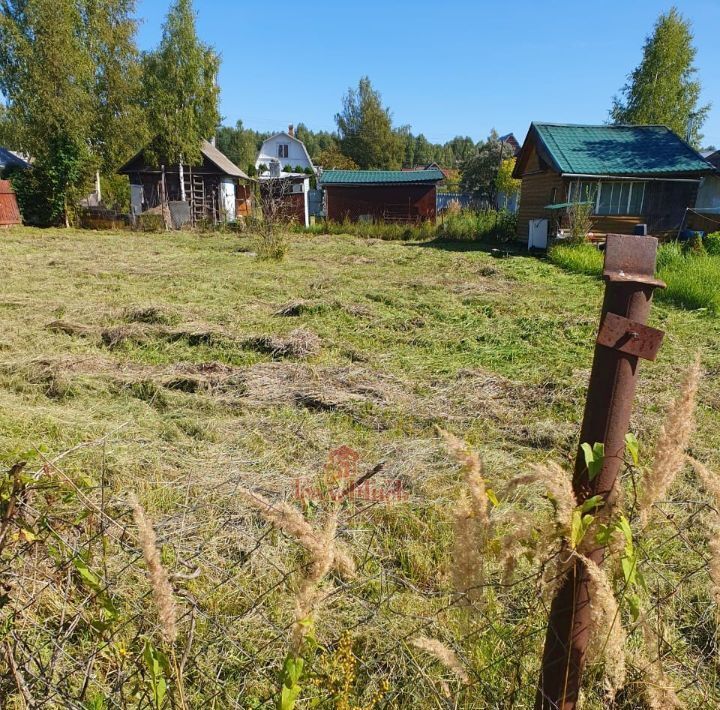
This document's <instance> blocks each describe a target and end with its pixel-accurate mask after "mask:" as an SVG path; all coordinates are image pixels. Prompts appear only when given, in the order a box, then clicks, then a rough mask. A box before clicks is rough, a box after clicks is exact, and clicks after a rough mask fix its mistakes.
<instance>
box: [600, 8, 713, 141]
mask: <svg viewBox="0 0 720 710" xmlns="http://www.w3.org/2000/svg"><path fill="white" fill-rule="evenodd" d="M695 54H696V49H695V47H694V46H693V34H692V31H691V28H690V23H689V22H688V21H687V20H685V19H684V18H683V16H682V15H681V14H680V12H679V11H678V10H677V8H675V7H673V8H671V9H670V11H669V12H667V13H665V14H662V15H660V17H659V18H658V19H657V22H656V23H655V27H654V30H653V33H652V35H650V36H649V37H648V38H647V39H646V40H645V46H644V47H643V58H642V60H641V62H640V64H639V66H638V67H637V68H636V69H635V70H634V71H633V72H632V74H630V75H629V77H628V83H627V84H625V86H624V87H623V88H622V90H621V93H622V97H621V98H618V97H615V99H613V106H612V109H611V110H610V117H611V119H612V121H613V122H614V123H617V124H661V125H665V126H668V127H669V128H671V129H672V130H673V131H675V133H677V134H678V135H679V136H680V137H682V138H685V139H687V140H688V142H689V143H691V144H692V145H694V146H699V145H700V141H701V140H702V135H701V134H700V128H701V127H702V124H703V123H704V121H705V118H706V116H707V113H708V111H709V110H710V106H709V105H706V106H698V102H699V99H700V82H699V81H698V80H697V79H696V78H695V75H696V73H697V69H696V68H695V66H694V64H693V62H694V61H695Z"/></svg>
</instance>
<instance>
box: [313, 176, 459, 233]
mask: <svg viewBox="0 0 720 710" xmlns="http://www.w3.org/2000/svg"><path fill="white" fill-rule="evenodd" d="M444 177H445V176H444V175H443V173H442V172H441V171H440V170H438V169H436V168H433V169H430V170H411V171H403V170H326V171H325V172H323V173H322V175H321V176H320V178H319V181H318V182H319V184H320V187H322V188H323V190H324V191H325V214H326V216H327V218H328V219H330V220H333V221H337V222H342V221H344V220H350V221H351V222H356V221H358V220H361V219H365V220H372V221H384V222H421V221H424V220H434V219H435V210H436V199H437V185H438V183H439V182H440V181H441V180H443V179H444Z"/></svg>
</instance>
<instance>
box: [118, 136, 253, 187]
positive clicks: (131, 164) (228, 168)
mask: <svg viewBox="0 0 720 710" xmlns="http://www.w3.org/2000/svg"><path fill="white" fill-rule="evenodd" d="M149 145H152V143H150V144H149ZM147 147H148V146H146V147H145V148H143V149H142V150H140V151H138V152H137V153H136V154H135V155H134V156H133V157H132V158H130V160H128V161H126V162H125V163H124V164H123V165H122V167H120V168H118V169H117V173H118V174H119V175H124V174H128V173H131V172H136V171H137V172H144V171H146V170H147V169H150V168H151V166H148V165H146V164H145V151H146V149H147ZM200 154H201V155H202V156H203V158H204V159H205V160H208V161H210V162H211V163H212V164H213V165H214V166H215V167H216V168H217V169H218V170H220V171H221V172H223V173H225V175H228V176H230V177H237V178H241V179H243V180H252V178H251V177H249V176H248V175H247V174H246V173H244V172H243V171H242V170H240V168H238V166H237V165H235V163H233V162H232V160H230V158H228V157H227V156H226V155H225V154H224V153H221V152H220V151H219V150H218V149H217V148H216V147H215V146H214V145H213V144H212V143H210V142H209V141H206V140H203V141H202V143H201V144H200ZM154 167H155V168H157V167H158V166H154Z"/></svg>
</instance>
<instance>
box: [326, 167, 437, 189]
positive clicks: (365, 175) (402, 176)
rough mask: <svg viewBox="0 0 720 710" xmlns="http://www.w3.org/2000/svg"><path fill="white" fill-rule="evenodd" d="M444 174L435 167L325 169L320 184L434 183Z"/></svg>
mask: <svg viewBox="0 0 720 710" xmlns="http://www.w3.org/2000/svg"><path fill="white" fill-rule="evenodd" d="M444 178H445V176H444V175H443V173H442V171H440V170H438V169H437V168H433V169H431V170H326V171H325V172H324V173H323V174H322V175H321V176H320V180H319V181H320V184H321V185H392V184H413V183H415V184H416V183H436V182H440V181H441V180H443V179H444Z"/></svg>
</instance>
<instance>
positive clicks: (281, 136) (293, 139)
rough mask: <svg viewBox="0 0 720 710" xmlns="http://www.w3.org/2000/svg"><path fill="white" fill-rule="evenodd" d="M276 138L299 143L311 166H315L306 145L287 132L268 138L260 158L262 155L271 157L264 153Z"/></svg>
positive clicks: (262, 147)
mask: <svg viewBox="0 0 720 710" xmlns="http://www.w3.org/2000/svg"><path fill="white" fill-rule="evenodd" d="M276 138H283V139H286V140H289V141H293V142H295V143H298V144H299V145H300V147H301V148H302V150H303V153H305V158H306V159H307V161H308V163H310V165H313V161H312V158H311V157H310V153H308V151H307V148H306V147H305V144H304V143H303V142H302V141H301V140H300V139H299V138H296V137H295V136H291V135H290V134H289V133H288V132H287V131H280V133H275V135H272V136H270V138H266V139H265V140H264V141H263V143H262V145H261V146H260V150H259V152H258V158H259V157H260V156H261V155H269V153H265V152H264V151H265V146H266V145H267V144H268V143H270V142H271V141H274V140H275V139H276ZM273 157H274V156H273Z"/></svg>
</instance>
